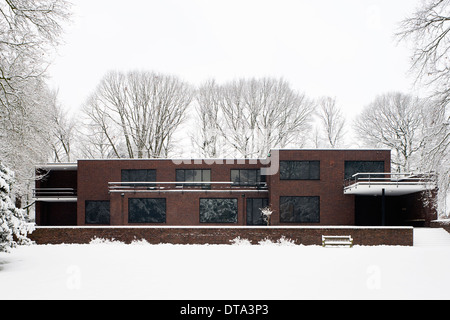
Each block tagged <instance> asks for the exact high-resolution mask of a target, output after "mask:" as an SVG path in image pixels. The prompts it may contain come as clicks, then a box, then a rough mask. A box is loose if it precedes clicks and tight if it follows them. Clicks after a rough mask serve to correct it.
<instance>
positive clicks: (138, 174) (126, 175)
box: [122, 169, 156, 182]
mask: <svg viewBox="0 0 450 320" xmlns="http://www.w3.org/2000/svg"><path fill="white" fill-rule="evenodd" d="M155 181H156V170H155V169H123V170H122V182H155Z"/></svg>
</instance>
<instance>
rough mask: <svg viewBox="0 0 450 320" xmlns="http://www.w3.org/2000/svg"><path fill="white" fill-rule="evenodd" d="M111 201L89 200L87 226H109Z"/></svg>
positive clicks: (86, 209)
mask: <svg viewBox="0 0 450 320" xmlns="http://www.w3.org/2000/svg"><path fill="white" fill-rule="evenodd" d="M109 219H110V210H109V201H103V200H102V201H97V200H87V201H86V203H85V222H86V224H109Z"/></svg>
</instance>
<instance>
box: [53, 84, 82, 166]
mask: <svg viewBox="0 0 450 320" xmlns="http://www.w3.org/2000/svg"><path fill="white" fill-rule="evenodd" d="M48 107H49V114H48V117H49V119H50V124H51V130H52V131H51V140H50V141H49V143H50V147H51V150H52V154H53V156H52V160H53V161H54V162H70V161H71V159H72V156H73V153H74V151H73V149H72V147H73V144H74V143H75V139H76V127H77V120H76V118H75V117H70V116H69V114H68V112H67V111H66V110H64V108H63V106H62V105H61V104H60V102H59V101H58V91H51V92H49V103H48Z"/></svg>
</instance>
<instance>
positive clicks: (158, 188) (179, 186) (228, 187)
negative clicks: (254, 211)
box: [108, 181, 267, 193]
mask: <svg viewBox="0 0 450 320" xmlns="http://www.w3.org/2000/svg"><path fill="white" fill-rule="evenodd" d="M244 189H245V190H246V191H267V184H266V183H265V182H260V183H255V184H240V183H236V182H230V181H201V182H200V181H195V182H193V181H189V182H182V181H176V182H108V190H109V192H110V193H114V192H120V193H124V192H208V191H209V192H233V191H243V190H244Z"/></svg>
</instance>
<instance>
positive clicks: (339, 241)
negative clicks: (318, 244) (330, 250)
mask: <svg viewBox="0 0 450 320" xmlns="http://www.w3.org/2000/svg"><path fill="white" fill-rule="evenodd" d="M325 246H349V247H350V248H351V247H353V238H352V236H324V235H322V247H325Z"/></svg>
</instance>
